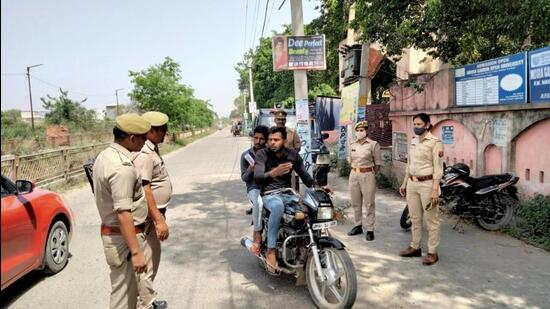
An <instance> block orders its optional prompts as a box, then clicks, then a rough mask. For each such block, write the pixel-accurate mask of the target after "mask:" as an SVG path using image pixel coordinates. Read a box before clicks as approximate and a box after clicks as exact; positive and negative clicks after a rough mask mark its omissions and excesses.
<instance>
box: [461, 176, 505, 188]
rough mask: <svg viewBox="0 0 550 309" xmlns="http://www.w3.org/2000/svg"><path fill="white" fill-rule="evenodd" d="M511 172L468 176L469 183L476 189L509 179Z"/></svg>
mask: <svg viewBox="0 0 550 309" xmlns="http://www.w3.org/2000/svg"><path fill="white" fill-rule="evenodd" d="M512 178H513V175H512V174H495V175H485V176H481V177H470V181H469V183H470V184H471V185H472V186H474V187H475V188H477V189H481V188H486V187H490V186H494V185H498V184H501V183H505V182H508V181H510V180H511V179H512Z"/></svg>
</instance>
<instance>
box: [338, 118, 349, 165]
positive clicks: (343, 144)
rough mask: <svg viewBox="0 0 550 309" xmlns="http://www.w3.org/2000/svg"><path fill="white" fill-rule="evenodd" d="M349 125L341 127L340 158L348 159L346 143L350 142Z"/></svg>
mask: <svg viewBox="0 0 550 309" xmlns="http://www.w3.org/2000/svg"><path fill="white" fill-rule="evenodd" d="M347 130H348V128H347V126H341V127H340V139H339V141H338V160H345V159H346V145H347V143H348V133H347V132H348V131H347Z"/></svg>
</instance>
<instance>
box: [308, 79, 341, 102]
mask: <svg viewBox="0 0 550 309" xmlns="http://www.w3.org/2000/svg"><path fill="white" fill-rule="evenodd" d="M337 95H338V93H336V91H335V90H334V89H333V88H332V87H331V86H330V85H328V84H324V83H321V84H317V85H315V86H313V88H311V89H310V90H309V92H308V99H309V101H310V102H313V101H315V98H316V97H318V96H329V97H335V96H337Z"/></svg>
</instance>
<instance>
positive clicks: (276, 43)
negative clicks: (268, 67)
mask: <svg viewBox="0 0 550 309" xmlns="http://www.w3.org/2000/svg"><path fill="white" fill-rule="evenodd" d="M271 44H272V48H273V71H276V72H278V71H287V70H326V69H327V63H326V54H325V36H324V35H308V36H283V35H276V36H273V38H272V41H271Z"/></svg>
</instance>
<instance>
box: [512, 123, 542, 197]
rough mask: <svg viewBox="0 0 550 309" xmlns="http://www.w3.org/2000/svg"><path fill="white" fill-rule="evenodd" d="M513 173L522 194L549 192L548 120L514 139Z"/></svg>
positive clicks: (536, 124) (533, 126)
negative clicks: (517, 178) (517, 179)
mask: <svg viewBox="0 0 550 309" xmlns="http://www.w3.org/2000/svg"><path fill="white" fill-rule="evenodd" d="M514 155H515V172H516V174H517V176H519V177H520V181H519V183H518V185H519V186H520V188H521V191H522V193H524V194H526V195H532V194H534V193H537V192H538V193H545V194H548V193H549V192H550V118H547V119H545V120H541V121H539V122H537V123H535V124H534V125H532V126H531V127H529V128H528V129H526V130H524V131H523V132H522V133H520V134H519V135H518V136H517V137H516V139H515V153H514Z"/></svg>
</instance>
